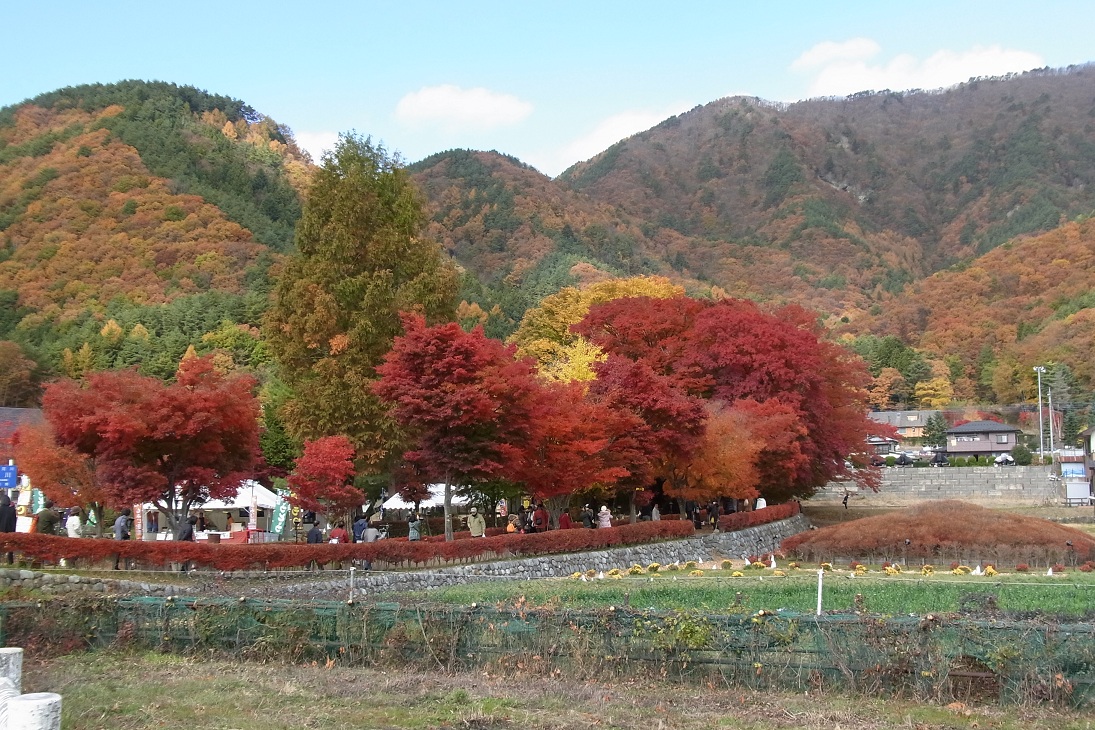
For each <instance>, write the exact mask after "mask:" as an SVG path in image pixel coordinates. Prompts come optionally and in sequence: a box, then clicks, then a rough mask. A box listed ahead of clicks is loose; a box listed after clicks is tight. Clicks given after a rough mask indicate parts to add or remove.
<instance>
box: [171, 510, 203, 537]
mask: <svg viewBox="0 0 1095 730" xmlns="http://www.w3.org/2000/svg"><path fill="white" fill-rule="evenodd" d="M196 524H198V518H197V517H194V516H193V515H191V516H190V517H187V518H186V522H184V523H182V525H181V526H180V527H179V534H178V535H177V536H176V537H175V539H176V540H178V541H180V542H194V525H196Z"/></svg>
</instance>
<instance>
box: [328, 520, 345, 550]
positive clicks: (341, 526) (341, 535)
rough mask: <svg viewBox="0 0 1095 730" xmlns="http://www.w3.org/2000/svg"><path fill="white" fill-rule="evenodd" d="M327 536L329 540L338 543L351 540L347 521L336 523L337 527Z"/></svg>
mask: <svg viewBox="0 0 1095 730" xmlns="http://www.w3.org/2000/svg"><path fill="white" fill-rule="evenodd" d="M327 538H328V542H331V543H334V544H337V545H341V544H343V543H347V542H350V533H348V532H346V523H345V522H339V523H338V524H337V525H335V529H333V530H331V534H330V535H328V536H327Z"/></svg>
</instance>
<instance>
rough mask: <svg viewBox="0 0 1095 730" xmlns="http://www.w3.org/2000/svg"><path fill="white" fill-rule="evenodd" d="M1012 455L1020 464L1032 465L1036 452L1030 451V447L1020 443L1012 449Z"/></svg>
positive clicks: (1017, 463)
mask: <svg viewBox="0 0 1095 730" xmlns="http://www.w3.org/2000/svg"><path fill="white" fill-rule="evenodd" d="M1011 456H1012V458H1014V459H1015V463H1016V465H1018V466H1030V463H1031V462H1032V461H1034V454H1032V453H1030V449H1028V448H1027V447H1026V446H1023V445H1022V444H1018V445H1017V446H1016V447H1015V448H1014V449H1012V450H1011Z"/></svg>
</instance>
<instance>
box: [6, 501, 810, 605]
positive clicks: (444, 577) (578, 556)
mask: <svg viewBox="0 0 1095 730" xmlns="http://www.w3.org/2000/svg"><path fill="white" fill-rule="evenodd" d="M809 528H810V522H809V520H807V519H806V517H805V516H804V515H801V514H800V515H795V516H794V517H792V518H790V519H786V520H781V521H779V522H771V523H769V524H767V525H758V526H757V527H750V528H748V529H745V530H738V531H735V532H716V533H712V534H709V535H697V536H695V537H690V538H685V539H682V540H666V541H664V542H656V543H648V544H646V545H632V546H629V547H620V548H611V549H607V550H596V551H592V552H586V553H568V554H565V555H544V556H539V557H533V558H521V559H514V560H499V561H493V562H485V563H475V564H472V565H461V566H454V567H449V568H437V569H433V570H414V571H407V572H397V571H386V570H381V571H375V572H368V571H357V574H356V575H355V578H354V587H355V595H357V596H359V597H365V596H368V595H372V594H378V593H385V592H391V591H414V590H422V589H430V588H443V587H446V586H452V585H459V584H462V583H477V582H482V581H495V580H532V579H536V578H555V577H565V576H568V575H571V574H572V573H575V572H578V571H585V570H611V569H612V568H627V567H630V566H632V565H634V564H636V563H638V564H639V565H643V566H645V565H649V564H650V563H661V564H662V565H667V564H669V563H673V562H680V563H687V562H688V561H689V560H695V561H697V562H701V561H710V560H713V559H714V560H722V559H725V558H731V559H736V560H738V559H741V558H743V557H746V556H753V555H763V554H764V553H770V552H772V551H774V550H776V549H777V548H778V547H779V544H780V543H781V542H783V541H784V540H785V539H787V538H788V537H790V536H791V535H795V534H798V533H800V532H803V531H805V530H808V529H809ZM200 574H201V575H217V576H218V577H221V576H222V575H223V577H224V578H232V577H240V578H254V577H256V575H257V574H254V573H247V574H242V575H240V576H234V575H233V574H230V573H227V574H217V573H214V572H205V571H201V572H200ZM343 575H344V574H343ZM315 577H317V576H316V574H315V573H304V572H295V571H294V572H288V573H269V574H263V579H264V580H267V579H269V580H275V581H277V582H278V583H281V582H285V581H289V580H293V579H295V580H302V579H304V580H303V581H302V582H301V583H299V584H297V585H278V586H277V587H276V589H275V591H276V593H277V595H279V596H284V595H293V596H297V597H300V598H318V597H323V598H328V599H329V598H332V597H338V596H340V595H348V592H349V587H350V581H349V578H347V577H341V576H340V577H339V578H338V579H337V580H328V581H322V580H314V578H315ZM3 588H21V589H23V590H28V591H29V590H37V591H41V592H42V593H53V594H61V593H71V592H73V591H95V592H99V593H129V594H134V593H135V594H140V595H149V596H174V595H186V594H198V593H201V591H202V589H201V587H200V586H196V585H181V586H180V585H169V584H164V583H152V582H143V581H134V580H118V579H112V578H102V577H85V576H78V575H60V574H55V573H41V572H37V571H31V570H15V569H9V570H2V569H0V589H3Z"/></svg>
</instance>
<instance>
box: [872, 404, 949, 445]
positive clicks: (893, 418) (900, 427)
mask: <svg viewBox="0 0 1095 730" xmlns="http://www.w3.org/2000/svg"><path fill="white" fill-rule="evenodd" d="M938 413H939V411H872V412H870V413H868V414H867V417H868V418H870V419H871V420H872V421H874V422H875V423H884V424H886V425H887V426H893V427H894V429H895V430H896V431H897V438H898V439H899V440H900V441H901V445H902V446H909V445H911V444H912V443H913V442H915V443H920V439H922V438H924V429H925V428H926V427H927V425H928V419H930V418H931V417H932V416H935V415H937V414H938Z"/></svg>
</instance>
